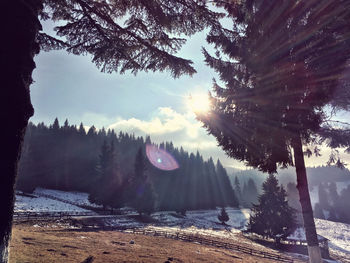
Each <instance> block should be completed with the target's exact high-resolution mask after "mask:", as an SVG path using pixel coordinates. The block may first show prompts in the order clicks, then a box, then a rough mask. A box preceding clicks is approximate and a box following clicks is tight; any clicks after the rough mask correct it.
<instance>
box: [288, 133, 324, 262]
mask: <svg viewBox="0 0 350 263" xmlns="http://www.w3.org/2000/svg"><path fill="white" fill-rule="evenodd" d="M292 147H293V150H294V161H295V169H296V174H297V188H298V191H299V198H300V204H301V210H302V213H303V221H304V228H305V234H306V241H307V246H308V252H309V262H310V263H320V262H322V259H321V252H320V248H319V245H318V239H317V233H316V226H315V221H314V215H313V212H312V206H311V201H310V194H309V187H308V182H307V176H306V168H305V162H304V153H303V148H302V143H301V138H300V137H296V138H294V140H293V142H292Z"/></svg>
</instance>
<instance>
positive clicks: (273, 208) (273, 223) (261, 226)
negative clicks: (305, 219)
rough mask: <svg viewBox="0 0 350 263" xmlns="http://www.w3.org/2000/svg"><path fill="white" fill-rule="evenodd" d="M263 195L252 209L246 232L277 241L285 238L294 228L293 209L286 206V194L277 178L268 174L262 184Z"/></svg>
mask: <svg viewBox="0 0 350 263" xmlns="http://www.w3.org/2000/svg"><path fill="white" fill-rule="evenodd" d="M262 188H263V193H262V194H261V195H260V196H259V199H258V204H254V205H253V207H252V213H251V215H250V218H249V223H248V226H247V231H248V232H254V233H256V234H259V235H261V236H263V237H268V238H273V239H275V240H278V237H281V238H286V237H288V235H290V234H292V233H293V232H294V230H295V228H296V222H295V215H294V212H295V211H294V209H293V208H292V207H290V206H289V205H288V201H287V194H286V191H285V190H284V188H283V186H279V185H278V180H277V178H276V177H275V176H274V175H272V174H270V175H269V176H268V177H267V179H266V181H265V182H264V183H263V186H262Z"/></svg>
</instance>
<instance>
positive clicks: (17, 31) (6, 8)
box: [0, 0, 42, 263]
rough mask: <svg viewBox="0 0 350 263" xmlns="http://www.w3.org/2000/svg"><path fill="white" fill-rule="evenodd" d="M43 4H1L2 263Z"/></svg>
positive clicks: (15, 0)
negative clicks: (39, 17)
mask: <svg viewBox="0 0 350 263" xmlns="http://www.w3.org/2000/svg"><path fill="white" fill-rule="evenodd" d="M41 6H42V4H41V1H37V0H31V1H30V0H22V1H21V0H2V1H1V4H0V27H1V41H0V65H1V67H0V69H1V73H0V83H1V84H0V85H1V95H0V116H1V118H0V120H1V125H2V126H1V141H2V143H1V147H0V151H1V152H0V153H1V158H0V167H1V174H0V215H1V216H0V263H3V262H7V261H8V252H9V241H10V238H11V227H12V217H13V207H14V188H15V182H16V175H17V162H18V160H19V156H20V152H21V145H22V141H23V137H24V133H25V129H26V127H27V124H28V119H29V118H30V117H31V116H32V115H33V112H34V110H33V107H32V105H31V102H30V93H29V86H30V84H31V82H32V78H31V76H32V71H33V69H34V68H35V63H34V61H33V57H34V55H35V54H36V53H38V52H39V47H38V45H37V44H36V42H35V39H36V35H37V33H38V31H39V29H40V28H41V25H40V22H39V20H38V12H39V10H40V8H41Z"/></svg>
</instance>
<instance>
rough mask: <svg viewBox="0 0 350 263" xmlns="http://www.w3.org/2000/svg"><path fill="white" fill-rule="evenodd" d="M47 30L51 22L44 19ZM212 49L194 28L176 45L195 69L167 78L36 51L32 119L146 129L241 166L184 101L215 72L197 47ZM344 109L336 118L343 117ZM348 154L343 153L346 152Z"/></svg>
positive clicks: (201, 90)
mask: <svg viewBox="0 0 350 263" xmlns="http://www.w3.org/2000/svg"><path fill="white" fill-rule="evenodd" d="M43 25H44V29H45V28H46V31H47V32H49V33H50V32H51V27H52V25H51V24H49V23H47V22H46V23H44V24H43ZM202 46H204V47H206V48H208V50H209V51H212V49H211V47H209V46H208V45H207V44H206V42H205V33H204V32H202V33H197V34H196V35H194V36H193V37H191V39H190V40H189V41H188V42H187V44H186V45H185V46H184V47H183V48H182V49H181V51H180V53H179V54H178V55H180V56H181V57H184V58H187V59H191V60H192V61H193V62H194V67H195V69H196V70H197V74H194V75H193V76H192V77H189V76H181V77H180V78H178V79H173V78H172V77H171V76H170V73H168V72H163V73H159V72H157V73H152V72H148V73H144V72H142V73H138V74H137V75H136V76H135V75H133V74H130V73H126V74H123V75H120V74H119V73H112V74H107V73H101V72H100V71H99V69H98V68H97V67H96V66H95V65H94V64H93V63H91V59H90V57H89V56H76V55H72V54H68V53H67V52H65V51H50V52H43V51H42V52H41V53H40V54H39V55H38V56H36V58H35V62H36V64H37V68H36V69H35V70H34V73H33V79H34V81H35V82H34V84H33V85H32V86H31V98H32V103H33V106H34V109H35V113H34V116H33V117H32V118H31V121H32V122H33V123H38V122H44V123H46V124H51V123H53V121H54V119H55V118H56V117H57V118H58V119H59V121H60V123H61V124H63V122H64V121H65V119H68V121H69V123H70V124H76V125H79V124H80V122H83V124H84V126H86V127H90V126H92V125H94V126H95V127H96V128H98V129H100V128H102V127H105V128H106V129H108V128H112V129H114V130H115V131H117V132H118V131H124V132H130V133H134V134H135V135H137V136H140V135H141V136H144V135H150V136H151V139H152V141H154V142H157V143H159V142H162V141H173V143H174V145H175V146H178V147H180V146H183V148H184V149H185V150H187V151H189V152H196V151H197V150H199V151H200V153H201V154H202V155H203V156H204V158H208V157H209V156H212V157H213V159H214V160H216V159H218V158H220V160H221V161H222V163H223V164H224V165H225V166H226V167H234V168H238V169H246V167H245V166H244V164H243V163H240V162H238V161H235V160H233V159H229V158H227V157H226V155H225V153H224V152H223V151H222V150H221V148H219V147H218V146H217V143H216V140H215V138H214V137H213V136H211V135H208V134H207V132H206V130H205V129H204V128H203V127H202V124H201V123H200V122H199V121H197V120H196V119H195V114H194V113H193V110H192V109H191V108H190V107H189V105H188V104H189V103H188V101H189V96H190V95H192V96H196V94H202V95H203V94H207V93H208V91H210V90H211V87H212V83H213V78H214V77H215V78H217V75H216V73H215V72H214V71H213V70H212V69H210V68H209V67H208V66H206V65H205V63H204V56H203V55H202V53H201V47H202ZM346 117H348V115H344V116H343V117H342V118H343V119H344V118H346ZM326 156H327V151H324V155H323V156H322V157H319V158H317V159H315V158H311V159H307V160H306V164H307V165H309V166H314V165H322V164H325V163H326V160H327V157H326ZM346 158H348V156H347V157H346Z"/></svg>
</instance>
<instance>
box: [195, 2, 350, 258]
mask: <svg viewBox="0 0 350 263" xmlns="http://www.w3.org/2000/svg"><path fill="white" fill-rule="evenodd" d="M217 5H218V6H219V7H222V8H224V9H225V10H226V13H227V16H228V17H229V18H232V27H231V28H221V27H217V28H214V29H212V30H211V32H210V33H209V35H208V37H207V41H208V42H209V43H212V44H213V45H214V46H215V48H216V50H217V52H216V53H215V54H216V55H215V56H211V55H210V54H209V53H208V52H207V51H206V50H203V53H204V55H205V59H206V62H207V64H208V65H209V66H210V67H212V68H213V69H214V70H215V71H217V72H218V74H219V76H220V83H218V82H216V81H214V92H215V94H214V96H213V97H212V103H211V105H212V110H211V111H210V112H209V113H206V114H198V118H199V119H200V120H201V121H203V123H204V126H205V127H206V128H207V129H208V131H209V133H211V134H213V135H214V136H215V137H216V138H217V141H218V144H219V145H220V146H221V147H222V148H223V149H224V151H225V152H226V153H227V154H228V156H230V157H232V158H235V159H238V160H240V161H243V162H245V163H246V164H247V165H250V166H253V167H255V168H258V169H259V170H261V171H263V172H268V173H275V172H276V171H277V167H287V166H295V169H296V175H297V188H298V191H299V196H300V203H301V207H302V211H303V219H304V227H305V232H306V238H307V243H308V250H309V255H310V260H311V261H310V262H312V263H313V262H320V261H321V254H320V250H319V247H318V239H317V234H316V228H315V223H314V220H313V212H312V206H311V201H310V195H309V190H308V183H307V177H306V169H305V162H304V151H303V145H304V146H310V145H311V146H310V147H312V143H313V142H320V141H325V140H327V145H328V146H330V147H331V148H336V147H347V148H349V146H350V133H349V131H348V130H346V129H345V128H341V127H339V128H338V127H337V128H335V127H334V125H333V126H332V122H330V121H329V118H328V116H327V115H329V111H327V110H326V107H327V106H328V105H333V106H337V107H342V108H346V107H347V109H349V104H347V105H345V106H344V104H343V103H340V102H339V100H337V98H336V96H335V94H336V90H341V91H343V92H342V93H341V94H342V95H343V96H347V95H349V92H346V93H345V92H344V91H346V90H348V85H349V79H348V78H346V77H345V76H344V72H347V71H348V70H349V63H348V61H349V59H350V40H349V37H348V35H349V32H350V28H349V27H348V21H349V19H350V2H349V1H338V0H330V1H318V0H301V1H289V0H278V1H277V0H269V1H261V0H243V1H230V0H224V1H220V2H217ZM344 54H345V55H344ZM221 83H222V85H221ZM339 97H341V96H338V98H339ZM344 101H346V100H344ZM349 101H350V100H349V99H348V100H347V102H348V103H349ZM309 152H311V153H312V152H313V153H314V154H315V155H316V156H317V155H318V154H319V150H318V148H317V147H316V148H314V149H313V151H311V150H310V151H309ZM330 157H331V159H330V161H331V162H334V163H337V164H339V165H341V162H340V161H339V159H337V158H336V157H335V158H334V156H333V157H332V156H330ZM293 159H294V160H293Z"/></svg>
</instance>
